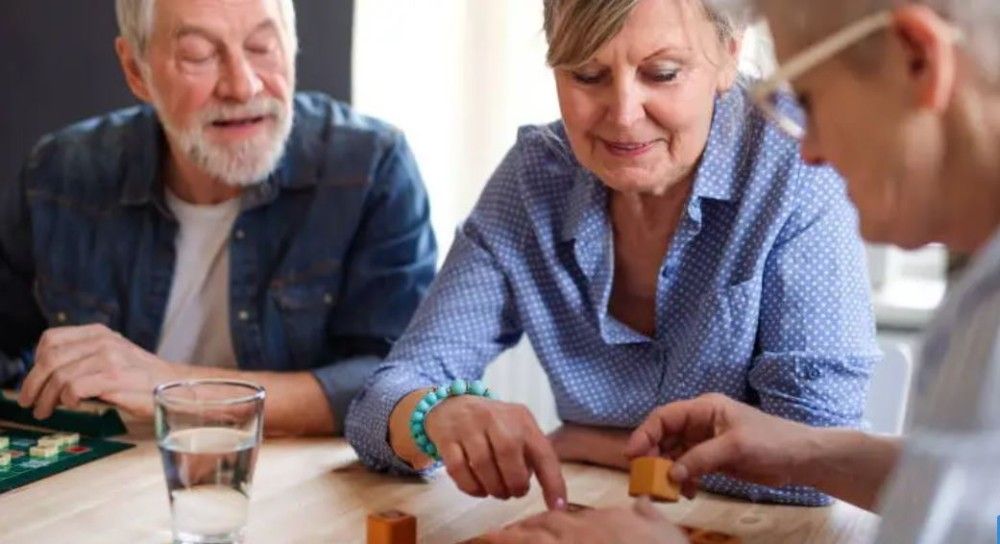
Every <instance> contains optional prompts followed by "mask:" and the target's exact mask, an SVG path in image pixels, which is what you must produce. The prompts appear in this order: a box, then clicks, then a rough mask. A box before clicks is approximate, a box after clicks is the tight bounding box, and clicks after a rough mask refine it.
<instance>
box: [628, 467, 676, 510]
mask: <svg viewBox="0 0 1000 544" xmlns="http://www.w3.org/2000/svg"><path fill="white" fill-rule="evenodd" d="M671 466H673V462H672V461H671V460H669V459H664V458H662V457H639V458H638V459H635V460H633V461H632V470H631V475H630V477H629V485H628V494H629V495H631V496H633V497H639V496H642V495H648V496H649V497H650V498H651V499H653V500H655V501H670V502H677V500H678V499H680V496H681V487H680V485H678V484H677V483H675V482H673V481H671V480H670V476H669V474H670V467H671Z"/></svg>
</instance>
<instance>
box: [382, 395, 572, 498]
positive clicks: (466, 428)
mask: <svg viewBox="0 0 1000 544" xmlns="http://www.w3.org/2000/svg"><path fill="white" fill-rule="evenodd" d="M427 391H428V390H421V391H414V392H413V393H411V394H410V395H407V396H406V398H404V399H403V400H402V401H400V403H399V404H398V405H397V406H396V408H395V409H394V410H393V412H392V416H391V420H390V443H391V445H392V448H393V450H395V452H396V454H397V455H399V456H400V458H402V459H404V460H406V461H407V462H409V463H410V464H411V465H412V466H413V467H414V468H417V469H421V468H425V467H427V466H429V465H430V464H431V462H432V461H431V459H430V458H428V457H427V456H426V455H425V454H424V453H423V452H422V451H420V449H419V448H418V447H417V445H416V443H414V441H413V437H412V436H410V426H409V419H410V414H412V413H413V408H414V407H415V406H416V405H417V403H418V402H419V401H420V399H421V398H423V396H424V395H425V394H426V393H427ZM424 430H425V431H426V432H427V436H428V438H430V439H431V441H432V442H433V443H434V445H435V447H436V448H437V451H438V454H439V455H440V456H441V459H442V461H443V462H444V464H445V467H446V468H447V471H448V475H449V476H451V478H452V480H454V481H455V484H456V485H457V486H458V488H459V489H461V490H462V491H464V492H465V493H468V494H469V495H472V496H475V497H486V496H492V497H496V498H499V499H509V498H511V497H523V496H524V495H526V494H527V493H528V490H529V489H530V482H531V477H532V475H534V476H535V477H537V479H538V483H539V484H540V485H541V486H542V492H543V494H544V495H545V502H546V504H548V506H549V508H551V509H561V508H565V505H566V482H565V480H564V479H563V476H562V468H561V466H560V463H559V457H558V456H557V455H556V452H555V450H553V448H552V444H551V443H550V442H549V439H548V438H547V437H546V436H545V434H543V433H542V430H541V429H540V428H539V427H538V423H537V422H535V418H534V416H532V415H531V412H530V411H529V410H528V408H527V407H525V406H523V405H520V404H510V403H506V402H501V401H497V400H490V399H486V398H483V397H475V396H471V395H470V396H462V397H451V398H448V399H447V400H445V401H443V402H441V404H439V405H437V406H436V407H434V409H433V410H431V411H430V413H429V414H428V415H427V418H426V419H425V420H424Z"/></svg>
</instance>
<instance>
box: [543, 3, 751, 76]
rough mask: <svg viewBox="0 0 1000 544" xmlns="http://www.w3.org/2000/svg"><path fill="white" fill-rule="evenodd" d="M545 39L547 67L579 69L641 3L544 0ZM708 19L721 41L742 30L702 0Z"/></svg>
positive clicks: (732, 18)
mask: <svg viewBox="0 0 1000 544" xmlns="http://www.w3.org/2000/svg"><path fill="white" fill-rule="evenodd" d="M543 1H544V5H545V37H546V39H548V42H549V52H548V59H547V60H548V63H549V66H552V67H553V68H555V67H559V66H579V65H580V64H583V63H585V62H587V60H588V59H590V57H592V56H594V54H595V53H597V50H598V49H600V48H601V47H603V46H604V44H606V43H608V42H609V41H611V39H612V38H614V37H615V36H616V35H617V34H618V33H619V32H620V31H621V29H622V27H623V26H625V21H626V20H627V19H628V17H629V15H630V14H631V13H632V10H633V9H635V6H636V5H637V4H638V3H639V2H640V1H641V0H543ZM699 3H700V4H701V6H702V8H703V9H704V12H705V14H706V16H707V17H708V18H709V20H710V21H711V22H712V23H713V24H714V25H715V27H716V30H717V33H718V35H719V40H720V41H728V40H730V39H733V38H735V37H736V36H737V34H738V33H739V32H740V31H741V30H742V25H741V23H739V21H738V19H737V18H735V17H732V16H731V15H730V14H729V12H728V11H726V10H718V9H715V8H714V7H713V6H711V5H709V4H707V3H705V2H704V0H700V2H699Z"/></svg>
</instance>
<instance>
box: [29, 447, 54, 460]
mask: <svg viewBox="0 0 1000 544" xmlns="http://www.w3.org/2000/svg"><path fill="white" fill-rule="evenodd" d="M28 453H29V454H30V455H31V456H32V457H34V458H35V459H51V458H53V457H56V456H57V455H59V448H57V447H55V446H32V447H31V449H30V450H28Z"/></svg>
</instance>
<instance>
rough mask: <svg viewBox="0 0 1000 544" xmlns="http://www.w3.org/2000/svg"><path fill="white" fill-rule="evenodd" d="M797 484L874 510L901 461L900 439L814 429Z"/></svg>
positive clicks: (856, 432)
mask: <svg viewBox="0 0 1000 544" xmlns="http://www.w3.org/2000/svg"><path fill="white" fill-rule="evenodd" d="M807 443H808V445H807V446H806V448H805V450H806V451H807V453H806V455H805V456H804V457H803V459H802V461H801V462H800V464H799V465H800V466H799V468H798V469H797V470H796V475H797V476H796V479H797V480H799V481H796V482H795V483H801V484H804V485H809V486H812V487H815V488H817V489H819V490H821V491H823V492H824V493H827V494H829V495H832V496H834V497H837V498H838V499H840V500H843V501H846V502H849V503H851V504H854V505H857V506H859V507H861V508H864V509H866V510H873V509H874V508H875V506H876V503H877V501H878V498H879V495H880V493H881V491H882V488H883V487H884V486H885V483H886V481H887V480H888V478H889V475H890V474H891V473H892V471H893V468H895V466H896V462H897V460H898V459H899V455H900V450H901V447H902V446H901V444H902V442H901V441H900V439H898V438H895V437H889V436H880V435H873V434H866V433H863V432H860V431H853V430H848V429H815V431H814V432H813V433H811V434H810V436H809V438H808V441H807Z"/></svg>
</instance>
